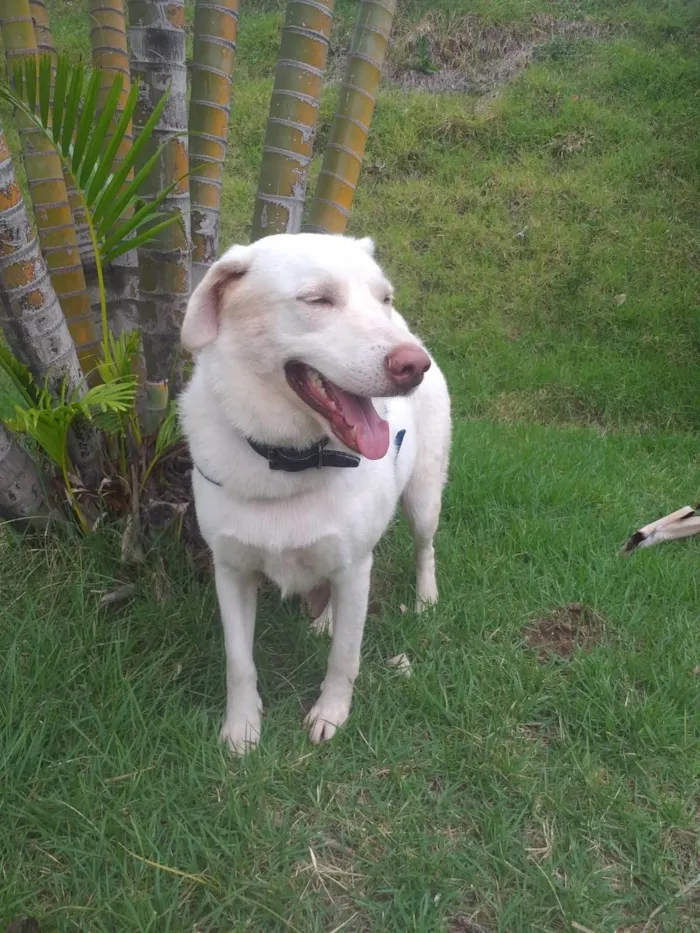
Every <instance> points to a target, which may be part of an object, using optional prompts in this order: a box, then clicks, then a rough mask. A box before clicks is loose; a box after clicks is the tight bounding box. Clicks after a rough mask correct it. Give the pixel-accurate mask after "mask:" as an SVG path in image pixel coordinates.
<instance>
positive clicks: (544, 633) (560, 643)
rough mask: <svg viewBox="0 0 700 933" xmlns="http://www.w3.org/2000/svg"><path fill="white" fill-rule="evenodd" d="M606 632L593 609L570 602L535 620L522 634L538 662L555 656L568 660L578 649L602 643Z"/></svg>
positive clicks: (600, 616) (603, 622)
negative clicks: (535, 653)
mask: <svg viewBox="0 0 700 933" xmlns="http://www.w3.org/2000/svg"><path fill="white" fill-rule="evenodd" d="M605 629H606V624H605V619H604V617H603V616H602V615H601V614H600V613H599V612H596V611H595V609H592V608H591V607H590V606H584V605H583V604H582V603H569V605H568V606H560V607H558V608H557V609H554V610H553V611H552V612H550V613H549V614H548V615H546V616H542V617H541V618H539V619H535V621H534V622H533V623H532V624H531V625H530V626H529V627H528V628H527V630H526V632H525V641H526V642H527V644H528V646H529V647H530V648H534V649H535V650H536V651H537V658H538V660H539V661H541V662H546V661H548V660H550V658H552V656H554V655H556V656H558V657H560V658H566V659H569V658H571V656H572V655H573V653H574V651H575V650H576V649H577V648H582V649H583V650H584V651H590V649H591V648H592V647H593V646H594V645H597V644H598V643H599V642H600V641H601V639H602V637H603V635H604V633H605Z"/></svg>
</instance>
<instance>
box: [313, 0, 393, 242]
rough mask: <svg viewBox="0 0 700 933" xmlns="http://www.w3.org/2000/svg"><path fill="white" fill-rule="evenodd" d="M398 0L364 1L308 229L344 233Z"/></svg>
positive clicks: (317, 184)
mask: <svg viewBox="0 0 700 933" xmlns="http://www.w3.org/2000/svg"><path fill="white" fill-rule="evenodd" d="M395 9H396V0H381V2H379V0H362V2H361V3H360V7H359V9H358V12H357V20H356V22H355V31H354V33H353V36H352V41H351V43H350V51H349V52H348V63H347V66H346V70H345V77H344V79H343V86H342V88H341V90H340V97H339V99H338V106H337V108H336V112H335V116H334V118H333V124H332V126H331V132H330V137H329V140H328V145H327V147H326V152H325V154H324V157H323V165H322V166H321V173H320V175H319V179H318V182H317V183H316V191H315V192H314V196H313V199H312V201H311V207H310V209H309V219H308V223H307V224H305V226H304V229H305V230H308V231H314V232H316V233H344V232H345V227H346V226H347V222H348V217H349V216H350V208H351V206H352V200H353V197H354V195H355V189H356V187H357V181H358V179H359V177H360V169H361V168H362V159H363V157H364V154H365V145H366V143H367V134H368V133H369V127H370V124H371V122H372V115H373V113H374V105H375V103H376V94H377V88H378V86H379V80H380V78H381V75H382V65H383V64H384V56H385V54H386V48H387V43H388V41H389V33H390V31H391V23H392V20H393V18H394V10H395Z"/></svg>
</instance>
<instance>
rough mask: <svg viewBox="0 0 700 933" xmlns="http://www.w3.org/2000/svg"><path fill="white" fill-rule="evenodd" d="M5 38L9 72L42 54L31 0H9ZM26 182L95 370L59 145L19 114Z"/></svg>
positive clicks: (47, 253)
mask: <svg viewBox="0 0 700 933" xmlns="http://www.w3.org/2000/svg"><path fill="white" fill-rule="evenodd" d="M3 14H4V15H3V19H2V37H3V42H4V45H5V56H6V59H7V65H8V71H10V72H11V70H12V68H13V66H14V63H15V62H17V61H21V60H22V59H25V58H28V57H33V58H36V56H37V43H36V37H35V34H34V24H33V21H32V17H31V13H30V8H29V0H4V3H3ZM17 124H18V127H19V133H20V139H21V142H22V153H23V157H24V166H25V169H26V172H27V182H28V185H29V190H30V193H31V198H32V202H33V206H34V219H35V221H36V226H37V232H38V235H39V242H40V244H41V251H42V253H43V255H44V258H45V260H46V264H47V266H48V268H49V273H50V275H51V281H52V282H53V286H54V288H55V290H56V294H57V295H58V297H59V300H60V302H61V307H62V308H63V313H64V314H65V316H66V320H67V321H68V329H69V330H70V333H71V336H72V338H73V341H74V342H75V346H76V350H77V353H78V358H79V359H80V362H81V365H82V367H83V371H84V372H86V373H87V372H90V371H91V370H92V369H94V366H95V363H96V361H97V352H98V337H97V332H96V329H95V325H94V321H93V319H92V314H91V311H90V299H89V296H88V292H87V288H86V284H85V275H84V273H83V267H82V263H81V261H80V253H79V251H78V241H77V238H76V233H75V226H74V223H73V216H72V214H71V208H70V204H69V201H68V193H67V190H66V184H65V181H64V178H63V169H62V166H61V160H60V159H59V157H58V155H57V154H56V152H55V150H54V148H53V147H52V146H51V144H50V143H48V142H47V141H46V139H45V138H44V137H43V136H42V135H41V133H39V132H37V131H36V129H35V128H34V127H33V126H32V124H31V123H30V122H29V121H27V119H26V118H25V117H23V116H22V115H18V118H17Z"/></svg>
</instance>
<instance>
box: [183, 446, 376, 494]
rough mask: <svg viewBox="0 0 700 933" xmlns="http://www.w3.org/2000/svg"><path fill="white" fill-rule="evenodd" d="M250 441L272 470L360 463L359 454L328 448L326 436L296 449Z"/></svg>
mask: <svg viewBox="0 0 700 933" xmlns="http://www.w3.org/2000/svg"><path fill="white" fill-rule="evenodd" d="M248 443H249V444H250V446H251V447H252V448H253V450H254V451H255V453H256V454H260V456H261V457H264V458H265V459H266V460H267V465H268V467H269V468H270V469H271V470H283V471H284V472H285V473H301V472H302V471H303V470H313V469H316V470H320V469H321V467H356V466H359V465H360V458H359V457H358V456H357V454H348V453H345V451H343V450H326V445H327V444H328V438H327V437H325V438H324V439H323V440H322V441H319V442H318V444H314V445H313V446H312V447H307V448H306V449H305V450H295V448H294V447H271V446H270V445H269V444H259V443H258V442H257V441H251V440H250V438H248ZM195 467H196V469H197V471H198V472H199V473H201V474H202V476H203V477H204V479H206V480H208V481H209V482H210V483H213V484H214V485H215V486H223V483H220V482H219V481H218V480H216V479H212V478H211V476H207V474H206V473H205V472H204V470H202V469H201V468H200V467H198V466H197V464H196V463H195Z"/></svg>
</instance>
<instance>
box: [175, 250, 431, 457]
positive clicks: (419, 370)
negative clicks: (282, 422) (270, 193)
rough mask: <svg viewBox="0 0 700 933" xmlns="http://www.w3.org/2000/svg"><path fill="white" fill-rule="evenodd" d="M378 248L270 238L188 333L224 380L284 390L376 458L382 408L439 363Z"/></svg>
mask: <svg viewBox="0 0 700 933" xmlns="http://www.w3.org/2000/svg"><path fill="white" fill-rule="evenodd" d="M373 253H374V244H373V243H372V241H371V240H370V239H364V240H354V239H350V238H348V237H338V236H325V235H320V234H298V235H295V236H289V235H280V236H270V237H267V238H265V239H262V240H259V241H257V242H256V243H254V244H252V245H251V246H234V247H232V248H231V249H230V250H228V252H226V253H225V254H224V255H223V256H222V257H221V259H220V260H219V261H218V262H216V263H214V265H213V266H212V267H211V269H210V270H209V271H208V272H207V274H206V276H205V277H204V279H203V280H202V282H201V283H200V285H199V286H198V287H197V288H196V289H195V291H194V293H193V294H192V297H191V298H190V302H189V305H188V307H187V313H186V315H185V320H184V323H183V326H182V342H183V344H184V346H185V347H186V348H187V349H188V350H192V351H201V350H205V348H206V350H205V355H206V357H207V359H206V365H207V366H208V367H209V366H213V367H215V368H216V370H217V381H218V382H219V383H221V382H222V380H226V378H227V375H226V374H227V373H228V374H230V375H231V378H233V372H234V371H235V372H236V373H240V370H241V369H243V370H245V371H246V372H247V373H249V374H251V377H252V376H253V374H254V377H255V379H256V380H263V381H264V382H265V383H266V387H267V386H272V387H276V390H277V396H278V397H279V400H280V404H284V405H289V403H290V402H291V403H292V404H293V405H294V406H295V407H296V408H297V409H298V408H303V410H304V411H305V413H306V415H308V416H309V417H312V418H313V419H314V420H315V421H316V422H317V423H319V422H320V423H321V424H322V425H323V428H324V431H327V430H328V428H330V430H331V431H332V432H333V433H334V434H335V435H336V436H337V437H338V438H339V439H340V440H341V441H342V442H343V443H344V444H345V445H346V446H347V447H350V448H351V449H353V450H356V451H357V452H358V453H360V454H362V455H363V456H365V457H367V458H369V459H379V458H381V457H383V456H384V454H385V453H386V451H387V448H388V445H389V428H388V425H387V424H386V422H385V421H383V420H382V419H381V418H380V417H379V415H378V414H377V412H376V410H375V408H374V406H373V405H372V402H371V401H370V399H371V398H382V397H388V396H393V395H403V394H406V393H408V392H410V391H411V390H412V389H414V388H415V387H416V386H417V385H419V383H420V382H421V381H422V379H423V375H424V373H425V372H426V370H427V369H428V368H429V366H430V357H429V356H428V354H427V353H426V352H425V350H424V349H423V348H422V346H421V345H420V344H419V342H418V341H417V339H416V338H415V337H413V335H412V334H411V333H410V332H409V331H408V330H407V329H406V327H405V325H404V323H403V321H402V320H401V318H400V317H399V316H398V315H396V314H395V313H394V311H393V306H392V289H391V285H390V284H389V282H388V281H387V279H386V277H385V276H384V274H383V273H382V270H381V269H380V267H379V265H378V264H377V263H376V261H375V260H374V258H373Z"/></svg>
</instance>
